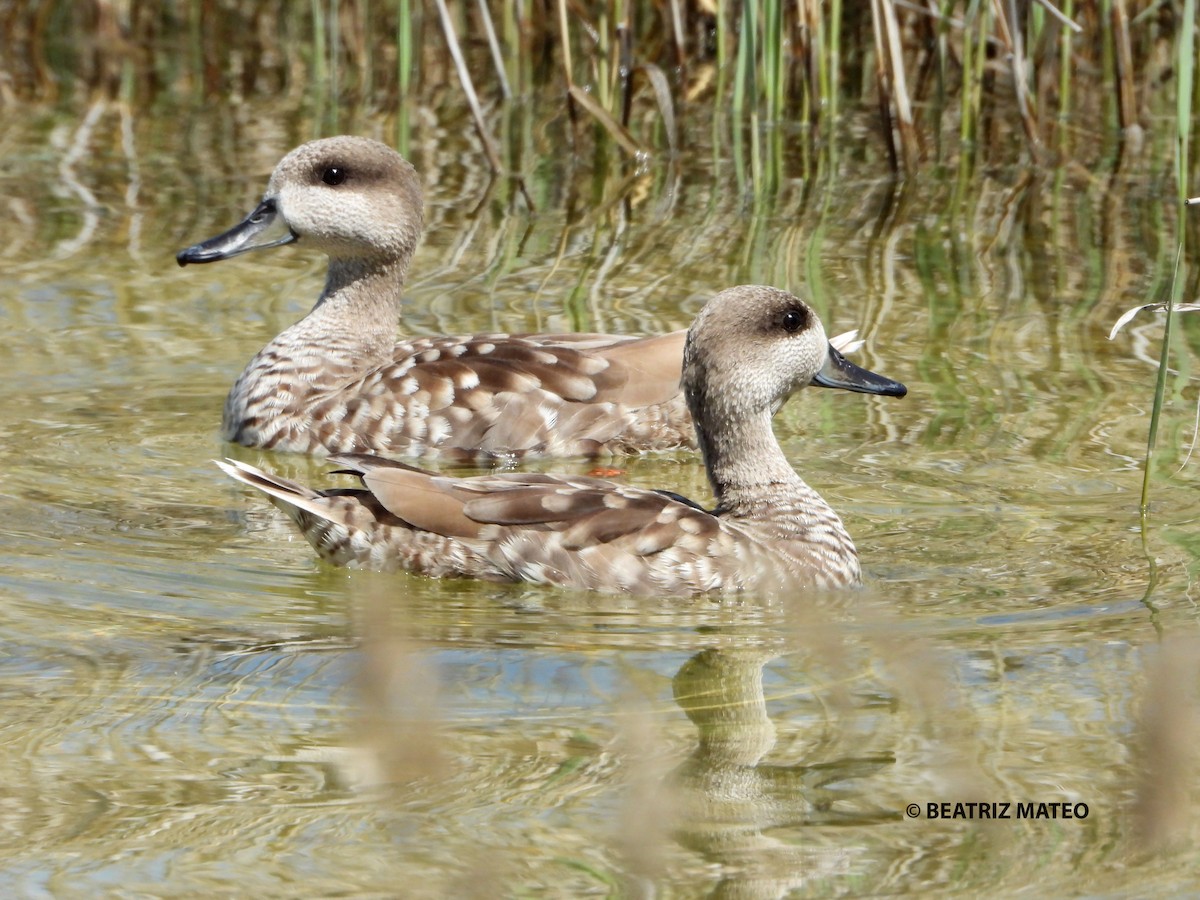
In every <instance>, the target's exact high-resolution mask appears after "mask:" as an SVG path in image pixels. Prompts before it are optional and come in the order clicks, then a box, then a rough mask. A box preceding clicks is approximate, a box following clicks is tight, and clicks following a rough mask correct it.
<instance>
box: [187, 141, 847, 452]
mask: <svg viewBox="0 0 1200 900" xmlns="http://www.w3.org/2000/svg"><path fill="white" fill-rule="evenodd" d="M423 224H424V215H423V211H422V197H421V185H420V182H419V180H418V178H417V173H416V171H415V170H414V169H413V167H412V166H411V165H409V163H408V162H407V161H406V160H405V159H404V158H403V157H402V156H400V154H398V153H397V152H396V151H394V150H392V149H391V148H390V147H388V146H387V145H385V144H381V143H379V142H378V141H373V140H369V139H367V138H361V137H348V136H346V137H335V138H326V139H324V140H319V141H312V142H310V143H307V144H303V145H302V146H300V147H298V148H297V149H295V150H293V151H292V152H291V153H289V154H288V155H287V156H285V157H284V158H283V160H282V161H281V162H280V163H279V165H278V166H276V167H275V171H274V173H272V175H271V179H270V182H269V183H268V185H267V191H266V194H265V195H264V197H263V200H262V202H261V203H260V204H259V205H258V207H257V208H255V210H254V211H253V212H251V213H250V215H249V216H247V217H246V219H245V220H244V221H243V222H242V223H241V224H239V225H237V226H235V227H234V228H232V229H231V230H229V231H227V232H225V233H224V234H221V235H218V236H217V237H214V238H212V239H210V240H207V241H204V242H202V243H199V244H196V245H194V246H192V247H188V248H187V249H186V250H182V251H180V252H179V254H178V255H177V257H176V259H177V260H178V262H179V264H180V265H181V266H184V265H187V264H188V263H208V262H216V261H218V260H222V259H228V258H229V257H231V256H237V255H239V254H241V253H245V252H247V251H250V250H257V249H264V248H267V247H277V246H279V245H281V244H287V243H292V242H294V241H299V242H300V243H301V244H303V245H308V246H311V247H313V248H315V249H317V250H320V251H321V252H323V253H326V254H327V255H328V256H329V273H328V276H327V278H326V282H325V289H324V291H323V292H322V293H321V296H320V299H318V301H317V304H316V306H315V307H314V308H313V310H312V311H311V312H310V313H309V314H308V315H307V316H306V317H305V318H304V319H302V320H301V321H300V322H298V323H296V324H295V325H293V326H292V327H291V328H288V329H287V330H286V331H284V332H283V333H282V334H280V335H279V336H278V337H276V338H275V339H274V340H273V341H271V343H269V344H268V345H267V346H266V347H264V348H263V349H262V351H260V352H259V353H258V355H257V356H255V357H254V358H253V359H252V360H250V363H249V364H248V365H247V366H246V369H245V371H243V372H242V374H241V376H240V377H239V378H238V380H237V382H236V383H235V384H234V385H233V388H232V390H230V392H229V396H228V397H227V398H226V400H225V413H224V421H223V426H222V433H223V435H224V437H225V438H226V439H227V440H230V441H235V442H237V443H239V444H245V445H246V446H248V447H262V448H265V449H271V450H283V451H289V452H293V453H310V454H326V453H349V452H368V451H369V452H373V453H387V454H391V455H399V456H434V455H442V456H448V457H452V458H463V459H470V458H476V457H485V458H487V457H492V458H507V459H517V458H521V457H525V456H534V455H547V456H597V455H606V454H624V453H637V452H642V451H649V450H672V449H677V448H680V447H692V446H694V443H693V440H694V436H693V431H692V424H691V421H690V419H689V418H688V414H687V408H686V405H685V404H684V401H683V396H682V394H680V392H679V365H680V361H681V359H682V354H683V341H684V335H685V332H684V331H676V332H672V333H670V334H664V335H659V336H656V337H646V338H631V337H623V336H621V337H619V336H615V335H603V334H554V335H503V334H485V335H475V336H468V337H426V338H413V339H409V340H402V341H400V342H399V343H397V341H396V324H397V320H398V318H399V315H400V304H401V289H402V288H403V285H404V277H405V273H406V272H407V270H408V264H409V260H410V259H411V258H412V255H413V251H414V250H415V249H416V246H417V242H418V240H419V239H420V236H421V230H422V228H423ZM852 338H853V334H847V335H842V336H839V337H838V338H834V342H835V345H837V346H841V347H842V348H843V349H846V345H848V344H849V343H850V340H851V339H852Z"/></svg>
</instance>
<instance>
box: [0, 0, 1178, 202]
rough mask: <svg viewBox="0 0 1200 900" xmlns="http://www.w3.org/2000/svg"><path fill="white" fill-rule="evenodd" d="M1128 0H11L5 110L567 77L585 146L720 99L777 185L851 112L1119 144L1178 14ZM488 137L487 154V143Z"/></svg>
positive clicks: (398, 108)
mask: <svg viewBox="0 0 1200 900" xmlns="http://www.w3.org/2000/svg"><path fill="white" fill-rule="evenodd" d="M1127 6H1128V4H1126V3H1125V2H1123V0H1088V2H1078V3H1077V2H1073V0H1065V2H1064V5H1063V8H1062V9H1058V8H1056V7H1054V6H1051V5H1050V4H1049V2H1048V0H1036V2H1033V3H1028V4H1026V3H1017V2H1014V0H940V2H939V3H937V4H921V3H916V2H909V0H872V2H871V3H870V4H848V5H845V4H842V3H841V2H840V0H824V2H821V0H797V2H795V3H784V2H783V0H755V2H746V3H728V2H725V0H656V2H652V3H645V4H635V3H630V2H628V0H603V2H600V0H573V2H568V0H538V2H534V3H522V2H504V3H501V2H499V0H491V2H490V3H489V2H488V0H477V2H476V3H464V4H457V5H454V6H453V7H451V8H450V9H449V11H447V5H446V4H445V3H443V2H441V0H424V2H422V0H373V2H366V0H359V2H350V0H346V2H339V0H307V2H304V0H262V2H260V3H256V4H234V3H213V2H211V0H179V2H176V3H171V4H147V3H132V4H129V3H118V2H116V0H90V2H87V3H84V4H79V3H76V2H67V0H44V2H41V3H37V4H21V3H16V4H0V41H3V45H4V48H5V52H4V53H3V54H0V104H5V105H13V104H16V103H20V102H22V101H25V100H29V99H60V98H66V99H69V98H71V97H82V96H91V95H94V94H96V93H97V92H100V93H109V94H111V95H113V96H116V95H117V91H118V88H119V86H120V85H122V84H123V85H124V86H125V87H124V89H123V93H122V96H123V97H124V98H126V99H128V100H129V101H130V102H134V103H137V102H146V101H149V100H152V99H155V98H157V97H160V96H162V95H171V96H174V97H175V98H177V99H178V100H179V101H180V102H209V101H212V100H217V101H220V100H221V99H222V98H228V97H233V96H237V95H248V94H254V93H260V94H268V95H270V94H272V93H278V92H281V91H283V92H289V93H293V94H295V93H299V94H301V95H303V96H306V97H309V98H311V100H312V101H313V102H315V103H323V104H325V105H326V106H327V108H328V110H329V120H330V122H331V125H332V124H336V121H337V116H338V110H339V108H342V107H344V106H345V105H347V104H354V105H365V106H366V107H368V108H370V109H375V110H379V111H384V112H387V111H391V112H392V113H393V114H396V115H401V114H403V111H404V110H405V109H406V107H407V106H408V105H410V104H411V103H412V101H413V99H414V97H421V96H426V95H428V94H429V93H430V92H437V91H441V90H443V89H444V88H445V87H446V85H447V83H448V82H449V81H452V82H453V83H457V84H458V85H459V86H460V89H461V90H462V91H464V92H465V93H467V94H468V95H470V94H472V93H473V92H474V91H475V90H478V92H479V102H478V104H477V121H483V120H485V119H487V118H488V117H492V118H494V115H495V108H496V105H497V104H507V103H520V102H522V101H524V100H527V99H528V98H529V97H530V96H531V95H532V94H533V93H535V92H542V91H545V90H547V89H549V90H554V89H555V88H557V89H558V90H559V91H560V96H561V97H562V102H563V105H564V108H565V109H566V110H567V111H568V113H569V114H570V115H571V116H573V117H574V119H575V121H576V122H577V123H578V122H588V121H590V122H591V123H592V124H593V126H594V127H593V128H592V129H587V130H585V131H582V132H579V133H577V135H576V137H577V139H595V140H600V141H612V142H613V143H614V145H615V146H616V147H618V148H619V149H620V151H621V152H622V153H624V154H626V155H628V156H631V157H635V158H639V159H644V158H645V157H646V156H649V155H654V154H657V155H663V156H669V155H670V154H671V153H673V152H675V150H676V143H675V135H676V133H677V128H676V126H675V119H676V117H678V116H684V115H687V114H688V109H689V107H694V106H695V105H697V104H701V105H704V106H711V105H712V104H718V105H720V104H728V108H729V109H731V110H732V113H733V119H732V121H731V122H730V123H729V127H730V128H732V129H734V130H735V131H738V132H740V133H741V134H742V137H743V139H744V140H745V141H746V142H747V144H748V152H746V154H745V157H746V159H745V164H746V172H747V174H748V175H749V178H750V180H751V182H752V184H753V185H754V186H755V187H756V188H757V189H759V190H766V189H769V188H770V187H771V185H772V183H773V182H774V181H775V180H776V179H778V177H779V174H780V173H779V167H778V156H779V151H780V148H781V147H782V146H783V144H784V143H785V142H789V143H794V142H795V141H797V140H803V141H805V142H807V143H808V144H809V146H810V147H811V148H812V149H814V150H819V151H820V152H822V153H825V152H832V150H833V149H834V148H835V147H836V142H837V139H838V120H839V118H840V117H841V116H842V115H843V114H844V113H845V112H846V111H849V110H852V109H853V110H872V109H873V110H874V111H875V112H874V113H873V115H874V117H875V122H874V128H875V131H876V133H877V134H878V135H879V136H880V139H881V140H882V141H883V142H884V144H885V145H886V146H887V148H888V152H889V154H890V158H891V159H892V160H893V163H894V166H895V167H896V169H897V170H898V171H905V170H909V171H911V170H913V169H916V168H919V167H921V166H923V165H925V164H927V163H928V162H930V161H931V160H937V158H938V156H939V153H937V152H932V151H931V148H936V147H941V146H942V145H943V144H942V142H943V138H944V136H945V135H943V134H942V133H941V132H940V130H939V129H940V128H941V127H942V123H943V122H944V123H945V124H948V125H950V126H951V127H953V128H954V129H955V131H956V133H957V136H958V138H959V139H960V140H961V144H962V152H963V153H965V154H967V155H973V154H974V153H976V152H977V151H978V147H979V144H980V140H981V128H982V127H983V125H984V123H985V122H987V121H1012V122H1014V123H1015V124H1016V125H1019V127H1020V128H1021V129H1022V131H1023V132H1024V134H1025V137H1026V140H1027V144H1028V147H1029V153H1030V155H1031V157H1035V156H1036V155H1037V154H1038V153H1039V152H1040V150H1039V148H1040V147H1041V146H1042V145H1043V144H1044V143H1045V142H1046V140H1047V137H1048V136H1049V135H1050V134H1051V133H1053V131H1054V129H1055V127H1061V123H1062V122H1063V121H1065V120H1067V119H1068V118H1069V117H1072V116H1088V117H1089V122H1094V121H1095V119H1094V114H1095V112H1096V110H1098V109H1103V110H1105V116H1106V121H1104V122H1103V123H1102V124H1103V126H1104V127H1105V128H1107V129H1108V130H1109V131H1111V132H1112V133H1114V134H1115V135H1118V136H1120V135H1121V134H1124V133H1128V132H1129V131H1130V130H1131V129H1135V128H1138V127H1145V126H1147V125H1149V124H1150V122H1151V120H1150V118H1149V116H1148V115H1147V111H1148V104H1149V103H1150V102H1151V99H1152V96H1153V94H1154V93H1155V91H1157V90H1158V89H1159V87H1160V85H1159V84H1157V83H1156V82H1157V80H1158V79H1161V78H1162V77H1163V75H1164V73H1163V70H1162V66H1161V65H1160V64H1159V63H1158V62H1157V61H1158V60H1159V59H1161V58H1162V53H1161V48H1162V46H1163V42H1164V41H1169V40H1171V39H1172V38H1173V36H1174V33H1175V32H1176V30H1177V29H1178V28H1179V27H1180V22H1181V21H1182V18H1181V17H1180V16H1176V15H1175V13H1176V12H1177V10H1175V9H1174V7H1173V6H1172V5H1171V4H1151V3H1147V4H1144V6H1143V8H1141V9H1139V10H1138V11H1137V12H1136V13H1135V14H1134V15H1132V16H1131V15H1130V14H1129V11H1128V10H1127ZM1185 6H1186V4H1185ZM496 23H499V27H497V25H496ZM730 68H731V69H732V77H725V71H726V69H730ZM714 69H717V70H718V76H717V77H716V78H714V77H713V74H712V73H713V70H714ZM1080 71H1086V72H1088V73H1089V77H1088V78H1086V79H1084V78H1078V77H1076V76H1077V73H1078V72H1080ZM1091 73H1098V75H1099V77H1092V76H1091ZM931 75H932V77H931ZM472 82H474V84H475V87H474V88H472V87H471V86H470V85H471V83H472ZM1114 97H1115V98H1116V102H1115V103H1112V102H1111V100H1110V98H1114ZM1109 106H1111V107H1112V109H1111V111H1109V110H1108V107H1109ZM1048 111H1055V114H1054V115H1049V114H1048ZM488 127H489V128H490V127H493V126H488ZM579 127H580V126H579V125H577V129H578V128H579ZM483 133H485V134H487V133H489V132H488V131H487V130H486V129H485V130H484V131H483ZM483 146H484V148H485V152H486V153H487V156H488V159H489V161H490V162H491V164H492V165H496V164H497V156H498V154H495V153H493V150H494V147H492V146H491V142H490V141H489V140H488V139H487V138H485V139H484V142H483ZM816 158H817V159H818V160H819V159H820V156H819V154H818V156H817V157H816Z"/></svg>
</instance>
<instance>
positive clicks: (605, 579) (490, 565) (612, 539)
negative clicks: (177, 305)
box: [218, 286, 904, 594]
mask: <svg viewBox="0 0 1200 900" xmlns="http://www.w3.org/2000/svg"><path fill="white" fill-rule="evenodd" d="M682 381H683V388H684V395H685V396H686V398H687V402H688V404H689V407H690V410H691V413H692V415H693V417H694V419H695V424H696V431H697V433H698V435H699V444H700V447H701V451H702V452H703V454H704V461H705V466H706V468H707V471H708V475H709V479H710V481H711V482H712V486H713V491H714V494H715V496H716V499H717V506H716V508H715V509H714V510H712V511H711V512H708V511H705V510H704V509H702V508H701V507H699V506H698V505H696V504H694V503H692V502H690V501H687V500H685V499H683V498H679V497H677V496H676V495H673V494H670V493H669V492H660V491H654V490H647V489H643V488H635V487H629V486H624V485H619V484H614V483H612V482H609V481H604V480H601V479H597V478H589V477H576V476H558V475H545V474H523V473H504V474H498V475H484V476H478V477H473V478H456V477H452V476H448V475H439V474H436V473H433V472H427V471H424V470H422V469H418V468H415V467H413V466H409V465H407V464H405V463H401V462H396V461H391V460H386V459H382V458H379V457H374V456H367V455H357V454H351V455H335V456H334V457H333V460H332V461H333V462H335V463H336V464H338V465H340V466H343V467H344V468H345V469H347V470H349V471H350V472H352V473H354V474H357V475H358V476H359V478H360V479H361V482H362V484H363V487H362V488H355V489H349V490H334V491H327V492H321V491H314V490H311V489H309V488H307V487H304V486H302V485H299V484H296V483H295V482H291V481H287V480H285V479H279V478H275V477H273V476H270V475H268V474H266V473H264V472H262V471H260V470H258V469H256V468H254V467H253V466H249V465H246V464H245V463H240V462H234V461H227V462H224V463H218V465H220V466H221V468H222V469H224V470H225V472H226V473H228V474H229V475H230V476H231V477H233V478H235V479H237V480H238V481H241V482H243V483H245V484H248V485H251V486H253V487H256V488H259V489H260V490H263V491H264V492H266V493H267V494H268V495H269V496H270V497H271V499H272V501H273V502H274V503H275V504H276V505H277V506H279V507H280V508H281V509H283V510H284V511H285V512H286V513H288V515H289V516H291V518H292V519H293V520H294V521H295V522H296V523H297V525H298V526H299V528H300V530H301V531H302V532H303V533H304V535H305V537H306V538H308V540H309V542H310V543H312V544H313V546H314V547H315V548H316V550H317V552H318V553H319V554H320V555H321V556H322V557H323V558H324V559H327V560H329V561H330V562H333V563H335V564H338V565H349V566H356V567H361V568H370V569H376V570H382V571H390V570H396V569H408V570H411V571H416V572H424V573H427V574H430V575H437V576H443V575H463V576H471V577H476V578H484V579H490V580H501V581H530V582H538V583H545V584H555V585H565V586H571V587H577V588H585V589H591V590H600V591H621V592H630V593H638V594H680V593H682V594H691V593H700V592H707V591H720V592H736V591H743V590H748V589H752V588H758V587H765V586H777V585H779V584H781V583H783V584H798V585H809V586H818V587H837V586H843V585H850V584H854V583H856V582H857V581H858V580H859V577H860V573H859V564H858V554H857V552H856V550H855V547H854V543H853V542H852V541H851V539H850V536H849V534H847V532H846V529H845V527H844V526H843V525H842V522H841V519H840V518H839V517H838V515H837V513H836V512H834V510H833V509H832V508H831V507H830V506H829V505H828V504H827V503H826V502H825V501H824V500H823V499H822V498H821V496H820V495H819V494H818V493H817V492H816V491H814V490H813V489H812V488H811V487H809V486H808V485H807V484H805V482H804V481H803V480H802V479H801V478H800V476H799V475H797V474H796V473H795V471H794V470H793V469H792V468H791V466H790V464H789V463H788V462H787V460H786V458H785V457H784V455H783V451H782V450H781V449H780V447H779V444H778V442H777V441H776V440H775V437H774V433H773V432H772V430H771V418H772V416H773V415H774V413H775V412H776V411H777V410H778V409H779V407H780V406H781V405H782V404H783V402H784V401H785V400H786V399H787V397H788V396H790V395H791V394H792V393H793V392H794V391H795V390H797V389H799V388H800V387H803V386H805V385H808V384H820V385H822V386H826V387H841V388H846V389H849V390H856V391H864V392H870V393H880V394H888V395H892V396H902V395H903V394H904V387H903V385H900V384H898V383H896V382H892V381H889V380H888V379H884V378H881V377H880V376H878V375H873V374H872V373H869V372H866V371H865V370H862V369H859V368H857V367H856V366H853V365H852V364H850V363H848V362H847V361H846V360H845V359H844V358H843V357H842V356H841V354H840V353H838V352H837V351H836V350H835V349H833V348H832V347H831V346H830V344H829V342H828V341H827V340H826V338H825V332H824V329H823V328H822V326H821V323H820V321H819V320H818V319H817V317H816V314H815V313H814V312H813V311H812V310H811V309H810V308H809V307H808V306H807V305H805V304H804V303H803V302H802V301H800V300H798V299H796V298H795V297H793V296H792V295H791V294H788V293H786V292H784V291H780V290H776V289H774V288H766V287H760V286H743V287H738V288H731V289H729V290H726V291H723V292H722V293H721V294H719V295H717V297H715V298H713V300H711V301H710V302H709V303H708V304H707V305H706V306H705V308H704V309H703V310H702V311H701V313H700V315H699V316H698V317H697V320H696V322H695V323H694V324H693V325H692V327H691V329H690V330H689V332H688V336H687V345H686V348H685V350H684V353H683V379H682Z"/></svg>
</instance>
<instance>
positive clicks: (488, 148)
mask: <svg viewBox="0 0 1200 900" xmlns="http://www.w3.org/2000/svg"><path fill="white" fill-rule="evenodd" d="M435 4H436V5H437V10H438V16H439V17H440V18H441V22H442V33H443V34H444V35H445V36H446V47H447V48H448V49H449V51H450V57H451V59H453V60H454V68H455V71H457V72H458V81H459V83H460V84H461V85H462V89H463V93H464V94H465V95H466V98H467V105H468V106H470V107H471V117H472V119H473V120H474V122H475V130H476V131H477V132H478V133H479V140H480V141H481V142H482V143H483V152H484V154H485V155H486V156H487V159H488V163H489V165H491V167H492V171H493V172H495V173H496V174H500V172H502V171H503V168H504V167H503V166H502V165H501V164H500V150H499V148H498V147H497V145H496V141H495V138H493V137H492V134H491V131H490V130H489V129H488V127H487V122H485V121H484V118H483V108H482V107H481V106H480V105H479V97H478V96H477V95H476V93H475V84H474V82H472V80H471V73H470V71H468V69H467V63H466V60H465V59H463V54H462V48H461V47H459V45H458V35H457V34H455V33H454V23H453V22H451V21H450V11H449V10H448V9H446V0H435Z"/></svg>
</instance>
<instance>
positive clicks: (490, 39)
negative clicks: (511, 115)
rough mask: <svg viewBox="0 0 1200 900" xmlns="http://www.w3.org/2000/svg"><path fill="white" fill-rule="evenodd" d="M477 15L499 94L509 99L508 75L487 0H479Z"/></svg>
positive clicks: (510, 91)
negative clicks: (489, 53)
mask: <svg viewBox="0 0 1200 900" xmlns="http://www.w3.org/2000/svg"><path fill="white" fill-rule="evenodd" d="M479 17H480V18H481V19H482V20H483V30H484V34H485V35H486V36H487V43H488V49H489V50H490V51H491V54H492V65H493V66H494V67H495V69H496V77H497V78H498V79H499V80H500V94H501V96H503V97H504V99H505V100H509V99H511V98H512V89H511V88H510V87H509V85H508V76H507V75H506V74H505V73H504V54H503V53H502V52H501V50H500V41H499V39H498V38H497V37H496V26H495V24H494V23H493V22H492V14H491V12H490V11H489V10H488V5H487V0H479Z"/></svg>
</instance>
